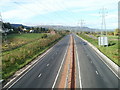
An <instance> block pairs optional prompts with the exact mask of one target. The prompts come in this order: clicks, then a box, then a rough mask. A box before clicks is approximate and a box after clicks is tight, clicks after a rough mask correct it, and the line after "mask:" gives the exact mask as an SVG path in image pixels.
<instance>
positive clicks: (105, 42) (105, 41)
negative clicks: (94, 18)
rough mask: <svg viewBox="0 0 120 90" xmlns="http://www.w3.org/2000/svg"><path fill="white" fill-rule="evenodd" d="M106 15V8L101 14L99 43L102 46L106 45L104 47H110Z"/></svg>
mask: <svg viewBox="0 0 120 90" xmlns="http://www.w3.org/2000/svg"><path fill="white" fill-rule="evenodd" d="M106 13H107V12H106V8H104V7H103V8H102V9H101V11H100V12H99V14H100V16H101V19H102V23H101V37H99V43H100V45H104V46H108V38H107V29H106V21H105V17H106ZM103 31H105V35H106V36H104V35H103Z"/></svg>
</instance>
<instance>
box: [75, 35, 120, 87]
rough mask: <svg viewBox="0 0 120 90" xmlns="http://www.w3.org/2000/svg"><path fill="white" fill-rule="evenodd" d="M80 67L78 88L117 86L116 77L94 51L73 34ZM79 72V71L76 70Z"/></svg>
mask: <svg viewBox="0 0 120 90" xmlns="http://www.w3.org/2000/svg"><path fill="white" fill-rule="evenodd" d="M74 38H75V42H76V50H77V51H76V52H77V57H78V58H77V59H78V63H79V68H80V78H81V80H80V82H81V83H80V84H81V85H80V84H79V87H80V88H118V78H117V77H116V76H115V75H114V74H113V72H112V71H111V70H110V69H109V68H108V67H107V65H106V64H104V63H103V62H102V60H101V58H100V57H99V55H97V54H96V53H95V51H94V50H93V49H92V48H91V47H90V46H89V45H88V44H87V43H85V42H84V41H83V40H81V39H80V38H78V37H77V36H76V35H74ZM78 72H79V71H78Z"/></svg>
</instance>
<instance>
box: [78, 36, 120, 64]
mask: <svg viewBox="0 0 120 90" xmlns="http://www.w3.org/2000/svg"><path fill="white" fill-rule="evenodd" d="M78 35H79V36H80V37H82V38H83V39H85V40H87V41H88V42H90V43H91V44H93V45H94V46H96V47H97V48H98V49H99V50H100V51H101V52H102V53H104V54H105V55H106V56H107V57H108V58H110V59H111V60H112V61H113V62H114V63H116V64H117V65H118V66H120V63H118V62H119V61H118V60H120V59H119V55H118V49H120V48H118V40H117V41H115V40H109V46H108V47H104V46H100V47H99V45H98V40H96V39H93V38H90V37H88V36H87V35H84V34H78ZM108 39H109V38H108Z"/></svg>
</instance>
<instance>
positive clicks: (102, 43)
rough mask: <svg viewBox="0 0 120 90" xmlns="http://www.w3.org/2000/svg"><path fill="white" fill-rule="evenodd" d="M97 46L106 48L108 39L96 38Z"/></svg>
mask: <svg viewBox="0 0 120 90" xmlns="http://www.w3.org/2000/svg"><path fill="white" fill-rule="evenodd" d="M98 45H99V46H100V45H106V46H108V38H107V37H98Z"/></svg>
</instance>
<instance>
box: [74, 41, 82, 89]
mask: <svg viewBox="0 0 120 90" xmlns="http://www.w3.org/2000/svg"><path fill="white" fill-rule="evenodd" d="M75 44H76V41H75ZM75 46H76V45H75ZM76 54H77V63H78V72H79V83H80V88H81V89H82V81H81V74H80V65H79V58H78V53H77V46H76Z"/></svg>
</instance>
